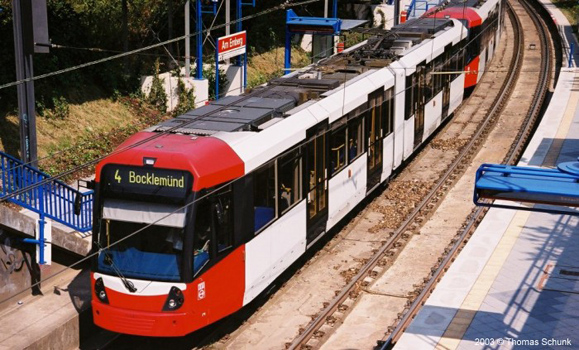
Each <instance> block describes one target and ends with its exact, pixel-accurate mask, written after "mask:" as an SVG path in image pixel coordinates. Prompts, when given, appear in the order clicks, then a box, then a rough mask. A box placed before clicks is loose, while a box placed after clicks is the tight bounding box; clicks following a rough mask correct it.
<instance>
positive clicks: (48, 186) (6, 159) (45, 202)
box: [0, 152, 94, 232]
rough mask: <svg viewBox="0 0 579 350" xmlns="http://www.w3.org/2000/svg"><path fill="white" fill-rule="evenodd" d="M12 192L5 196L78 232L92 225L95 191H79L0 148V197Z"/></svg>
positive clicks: (88, 228)
mask: <svg viewBox="0 0 579 350" xmlns="http://www.w3.org/2000/svg"><path fill="white" fill-rule="evenodd" d="M47 180H48V181H47ZM44 181H46V182H44ZM43 182H44V183H43ZM39 183H43V184H42V185H38V184H39ZM12 194H15V195H14V196H13V197H10V198H8V200H10V201H11V202H13V203H15V204H18V205H20V206H22V207H24V208H26V209H29V210H32V211H33V212H35V213H38V214H39V215H40V216H41V220H42V217H47V218H50V219H52V220H54V221H56V222H59V223H61V224H63V225H66V226H68V227H70V228H72V229H74V230H76V231H79V232H87V231H90V230H91V229H92V207H93V196H94V191H92V190H89V191H87V192H80V191H78V190H76V189H74V188H73V187H70V186H68V185H67V184H65V183H64V182H62V181H59V180H50V176H49V175H48V174H45V173H43V172H41V171H39V170H38V169H36V168H34V167H31V166H29V165H25V164H23V163H22V161H21V160H19V159H16V158H14V157H12V156H10V155H8V154H5V153H3V152H0V195H1V197H0V198H4V197H5V196H8V195H12Z"/></svg>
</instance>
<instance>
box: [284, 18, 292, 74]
mask: <svg viewBox="0 0 579 350" xmlns="http://www.w3.org/2000/svg"><path fill="white" fill-rule="evenodd" d="M291 61H292V33H291V32H290V31H289V30H287V26H286V30H285V57H284V68H285V70H284V74H289V73H290V68H291Z"/></svg>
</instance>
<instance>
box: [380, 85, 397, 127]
mask: <svg viewBox="0 0 579 350" xmlns="http://www.w3.org/2000/svg"><path fill="white" fill-rule="evenodd" d="M382 130H383V131H384V137H386V136H388V135H390V134H391V133H392V132H393V131H394V88H390V89H388V90H386V91H384V102H383V103H382Z"/></svg>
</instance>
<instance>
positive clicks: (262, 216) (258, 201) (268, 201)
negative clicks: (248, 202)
mask: <svg viewBox="0 0 579 350" xmlns="http://www.w3.org/2000/svg"><path fill="white" fill-rule="evenodd" d="M276 187H277V186H276V176H275V162H270V163H269V164H266V165H265V166H263V167H261V168H259V169H257V170H256V171H255V173H254V174H253V199H254V204H253V206H254V215H255V232H258V231H259V230H260V229H261V228H262V227H264V226H266V225H267V224H269V223H270V222H271V221H273V220H274V219H275V218H276V216H277V215H276V213H277V210H276V203H277V200H276V199H277V193H276V192H277V191H276Z"/></svg>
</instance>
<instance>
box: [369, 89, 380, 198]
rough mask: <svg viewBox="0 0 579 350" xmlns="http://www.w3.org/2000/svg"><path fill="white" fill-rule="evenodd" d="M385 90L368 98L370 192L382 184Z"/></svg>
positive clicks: (373, 93) (378, 91) (376, 92)
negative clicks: (383, 104)
mask: <svg viewBox="0 0 579 350" xmlns="http://www.w3.org/2000/svg"><path fill="white" fill-rule="evenodd" d="M383 98H384V90H383V89H379V90H376V91H374V92H372V93H371V94H370V95H369V96H368V106H369V109H368V112H367V114H366V135H367V139H368V185H367V191H368V192H370V191H371V190H373V189H374V188H375V187H376V186H377V185H378V184H379V183H380V176H381V175H382V153H383V152H382V136H383V130H382V112H381V111H382V108H383V106H382V102H383Z"/></svg>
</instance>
